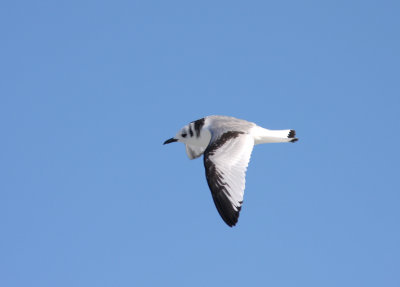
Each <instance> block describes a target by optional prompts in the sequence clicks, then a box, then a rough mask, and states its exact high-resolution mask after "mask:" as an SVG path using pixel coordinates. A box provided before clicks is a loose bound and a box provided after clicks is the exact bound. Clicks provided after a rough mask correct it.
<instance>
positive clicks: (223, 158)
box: [164, 116, 298, 227]
mask: <svg viewBox="0 0 400 287" xmlns="http://www.w3.org/2000/svg"><path fill="white" fill-rule="evenodd" d="M295 136H296V132H295V131H294V130H269V129H265V128H262V127H260V126H257V125H256V124H255V123H252V122H248V121H245V120H240V119H237V118H233V117H227V116H207V117H204V118H202V119H199V120H197V121H193V122H191V123H189V124H188V125H186V126H184V127H183V128H182V129H181V130H180V131H179V132H178V133H177V134H176V135H175V136H174V137H173V138H170V139H168V140H166V141H165V142H164V144H169V143H173V142H182V143H184V144H185V146H186V153H187V155H188V157H189V158H190V159H195V158H198V157H199V156H201V155H202V154H204V157H203V158H204V167H205V170H206V178H207V183H208V186H209V188H210V190H211V194H212V197H213V200H214V203H215V206H216V207H217V210H218V212H219V214H220V215H221V217H222V219H223V220H224V222H225V223H226V224H227V225H229V226H230V227H232V226H234V225H236V223H237V222H238V218H239V212H240V209H241V207H242V203H243V195H244V188H245V182H246V170H247V166H248V164H249V161H250V156H251V152H252V150H253V147H254V145H257V144H263V143H280V142H292V143H293V142H296V141H297V140H298V139H297V138H296V137H295Z"/></svg>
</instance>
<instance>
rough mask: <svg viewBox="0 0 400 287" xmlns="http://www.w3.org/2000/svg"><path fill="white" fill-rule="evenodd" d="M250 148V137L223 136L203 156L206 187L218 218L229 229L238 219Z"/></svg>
mask: <svg viewBox="0 0 400 287" xmlns="http://www.w3.org/2000/svg"><path fill="white" fill-rule="evenodd" d="M253 146H254V140H253V137H252V136H250V135H247V134H245V133H243V132H226V133H224V134H222V135H221V136H220V137H218V138H217V139H215V140H214V141H212V142H211V143H210V145H209V146H208V147H207V149H206V151H205V152H204V166H205V169H206V177H207V183H208V186H209V187H210V190H211V194H212V197H213V200H214V203H215V206H216V207H217V210H218V212H219V214H220V215H221V217H222V219H223V220H224V221H225V223H226V224H228V225H229V226H234V225H235V224H236V223H237V221H238V218H239V212H240V209H241V206H242V202H243V195H244V188H245V182H246V170H247V166H248V164H249V161H250V156H251V152H252V150H253Z"/></svg>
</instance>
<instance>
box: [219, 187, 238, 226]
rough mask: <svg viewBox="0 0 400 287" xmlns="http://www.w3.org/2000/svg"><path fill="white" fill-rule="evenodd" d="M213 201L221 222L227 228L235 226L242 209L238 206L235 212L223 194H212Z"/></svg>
mask: <svg viewBox="0 0 400 287" xmlns="http://www.w3.org/2000/svg"><path fill="white" fill-rule="evenodd" d="M213 199H214V203H215V206H216V207H217V210H218V213H219V215H220V216H221V218H222V220H223V221H224V222H225V223H226V224H227V225H228V226H229V227H233V226H235V225H236V223H237V222H238V220H239V214H240V210H241V208H242V207H241V206H239V207H238V210H237V211H236V210H234V208H233V207H232V203H231V202H230V200H229V199H228V198H227V196H226V195H225V194H224V193H223V192H218V193H216V194H213Z"/></svg>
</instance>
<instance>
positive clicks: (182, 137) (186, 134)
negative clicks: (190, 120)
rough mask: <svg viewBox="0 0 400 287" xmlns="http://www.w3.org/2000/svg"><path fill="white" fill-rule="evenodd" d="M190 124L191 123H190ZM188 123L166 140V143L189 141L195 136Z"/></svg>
mask: <svg viewBox="0 0 400 287" xmlns="http://www.w3.org/2000/svg"><path fill="white" fill-rule="evenodd" d="M189 125H190V124H189ZM189 125H186V126H184V127H183V128H181V129H180V130H179V132H178V133H177V134H176V135H175V136H174V137H173V138H170V139H168V140H166V141H165V142H164V144H169V143H173V142H182V143H187V142H188V141H189V140H190V138H191V137H192V136H193V131H192V132H191V133H190V126H189Z"/></svg>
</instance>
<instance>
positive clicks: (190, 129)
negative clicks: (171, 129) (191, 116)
mask: <svg viewBox="0 0 400 287" xmlns="http://www.w3.org/2000/svg"><path fill="white" fill-rule="evenodd" d="M189 133H190V137H193V130H192V123H190V124H189Z"/></svg>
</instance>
